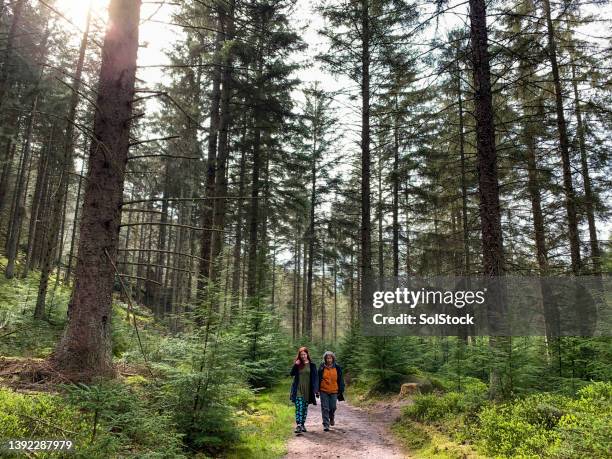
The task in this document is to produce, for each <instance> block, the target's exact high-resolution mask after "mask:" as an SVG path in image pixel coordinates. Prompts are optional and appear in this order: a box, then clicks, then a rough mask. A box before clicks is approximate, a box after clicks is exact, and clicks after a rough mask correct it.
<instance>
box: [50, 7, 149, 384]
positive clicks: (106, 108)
mask: <svg viewBox="0 0 612 459" xmlns="http://www.w3.org/2000/svg"><path fill="white" fill-rule="evenodd" d="M140 6H141V1H140V0H111V3H110V6H109V27H108V28H107V30H106V37H105V40H104V45H103V48H102V64H101V68H100V79H99V84H98V97H97V103H96V113H95V117H94V136H95V142H92V144H91V150H90V154H89V171H88V177H87V178H88V180H87V184H86V189H85V197H84V204H83V215H82V218H81V231H80V240H79V255H78V260H77V266H76V283H75V286H74V290H73V292H72V298H71V301H70V303H69V305H68V324H67V326H66V329H65V331H64V335H63V337H62V339H61V340H60V342H59V344H58V345H57V347H56V349H55V353H54V356H53V360H54V361H55V363H56V365H57V366H58V368H60V369H61V370H64V371H68V372H75V373H76V374H75V379H88V378H89V377H92V376H105V375H110V374H112V373H113V369H112V362H111V314H112V308H111V302H112V291H113V284H114V278H115V272H114V268H113V263H114V262H115V260H116V258H117V245H118V240H119V225H120V223H121V202H122V199H123V196H122V195H123V185H124V179H125V166H126V163H127V156H128V149H129V144H130V137H129V134H130V124H131V123H130V122H131V119H132V105H133V99H134V83H135V77H136V56H137V52H138V27H139V21H140Z"/></svg>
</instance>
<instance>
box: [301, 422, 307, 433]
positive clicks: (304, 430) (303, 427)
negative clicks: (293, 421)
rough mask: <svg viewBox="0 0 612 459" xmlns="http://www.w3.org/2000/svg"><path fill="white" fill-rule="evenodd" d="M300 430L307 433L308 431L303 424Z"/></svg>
mask: <svg viewBox="0 0 612 459" xmlns="http://www.w3.org/2000/svg"><path fill="white" fill-rule="evenodd" d="M300 428H301V429H302V432H308V431H307V430H306V426H305V425H304V424H302V425H301V426H300Z"/></svg>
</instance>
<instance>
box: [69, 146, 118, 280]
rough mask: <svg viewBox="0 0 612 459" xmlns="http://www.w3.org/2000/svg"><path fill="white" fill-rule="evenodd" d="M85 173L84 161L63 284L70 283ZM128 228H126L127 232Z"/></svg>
mask: <svg viewBox="0 0 612 459" xmlns="http://www.w3.org/2000/svg"><path fill="white" fill-rule="evenodd" d="M85 150H87V143H85ZM84 173H85V161H83V164H82V165H81V172H80V173H79V181H78V184H77V195H76V200H75V202H74V216H73V217H72V234H71V236H70V249H69V250H68V266H67V267H66V276H65V277H64V282H65V283H68V282H69V281H70V276H71V274H72V261H73V260H74V245H75V244H74V243H75V241H76V231H77V227H78V221H79V209H80V208H81V204H80V203H81V189H82V187H83V174H84ZM129 229H130V228H129V227H128V230H129ZM125 248H126V249H127V248H128V240H127V239H126V242H125ZM128 255H129V252H126V255H125V257H126V259H127V257H128Z"/></svg>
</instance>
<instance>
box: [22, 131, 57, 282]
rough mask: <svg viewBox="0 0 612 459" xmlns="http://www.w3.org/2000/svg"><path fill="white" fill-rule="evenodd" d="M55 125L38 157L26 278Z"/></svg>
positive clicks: (34, 239)
mask: <svg viewBox="0 0 612 459" xmlns="http://www.w3.org/2000/svg"><path fill="white" fill-rule="evenodd" d="M54 130H55V126H53V127H52V128H51V134H50V135H49V138H48V140H47V147H46V148H43V149H42V150H41V152H40V155H39V156H40V157H39V159H38V168H37V170H36V185H35V186H34V197H33V198H32V206H31V211H30V225H29V226H30V227H29V229H28V247H27V255H26V261H25V265H24V267H23V270H22V272H21V276H22V277H23V278H24V279H25V278H26V277H28V273H29V272H30V269H32V258H33V257H34V247H35V241H36V233H37V231H40V228H39V223H40V220H41V219H40V214H41V213H42V212H41V207H42V201H43V198H44V193H43V188H44V184H45V183H46V177H47V175H48V174H49V165H50V162H51V161H50V158H51V155H52V154H53V150H52V145H53V134H54V132H53V131H54Z"/></svg>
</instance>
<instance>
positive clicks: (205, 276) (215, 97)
mask: <svg viewBox="0 0 612 459" xmlns="http://www.w3.org/2000/svg"><path fill="white" fill-rule="evenodd" d="M221 27H222V25H221V19H220V18H219V19H218V20H217V28H218V30H217V33H216V36H215V53H214V57H213V62H212V92H211V95H210V129H209V131H208V157H207V159H206V180H205V187H206V188H205V193H206V197H207V198H212V199H208V200H206V201H204V205H203V210H202V227H203V228H204V231H202V238H201V242H200V269H199V274H198V276H199V277H198V291H197V298H198V302H201V301H202V300H203V299H204V298H205V297H206V289H207V288H208V280H209V278H210V266H211V247H212V237H213V236H212V233H213V231H212V229H213V221H214V201H215V199H216V196H215V182H216V181H217V180H218V179H219V178H220V177H218V174H217V168H218V162H217V139H218V136H219V122H220V115H219V105H220V103H221V47H222V46H223V32H222V31H221Z"/></svg>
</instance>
